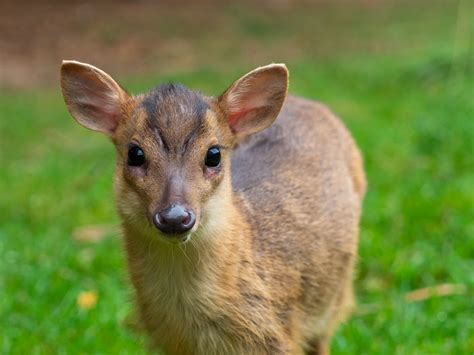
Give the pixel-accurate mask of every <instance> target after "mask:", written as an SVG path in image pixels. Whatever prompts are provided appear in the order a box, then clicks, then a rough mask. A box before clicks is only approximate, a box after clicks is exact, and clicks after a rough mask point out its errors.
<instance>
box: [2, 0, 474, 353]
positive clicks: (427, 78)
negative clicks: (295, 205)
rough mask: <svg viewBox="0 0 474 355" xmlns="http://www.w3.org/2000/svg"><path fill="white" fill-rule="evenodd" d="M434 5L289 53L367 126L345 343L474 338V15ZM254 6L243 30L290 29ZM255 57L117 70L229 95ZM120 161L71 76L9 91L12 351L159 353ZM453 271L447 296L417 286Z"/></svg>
mask: <svg viewBox="0 0 474 355" xmlns="http://www.w3.org/2000/svg"><path fill="white" fill-rule="evenodd" d="M466 3H467V2H466ZM435 4H437V5H436V6H433V7H430V11H432V12H431V13H430V14H429V15H427V14H426V13H421V12H420V13H419V14H414V13H412V12H411V11H409V10H410V7H409V5H407V4H405V5H404V6H405V7H404V8H403V7H402V9H397V11H400V13H401V14H403V16H402V15H398V14H394V15H393V16H394V18H396V19H397V20H396V21H395V20H393V19H392V21H390V17H389V18H387V21H388V22H387V26H383V27H381V28H380V29H378V30H377V34H376V35H374V36H376V37H377V38H379V39H387V41H389V42H390V45H387V44H386V43H385V42H384V41H382V40H380V41H381V43H384V45H387V46H388V47H389V48H388V49H387V48H384V50H380V51H378V50H377V49H372V50H367V51H365V50H360V51H357V50H354V51H353V52H352V53H351V54H350V55H347V54H345V52H344V51H341V49H340V47H338V48H336V49H334V50H331V49H327V50H325V52H324V55H322V56H321V57H319V58H318V57H316V56H315V55H314V52H311V51H310V52H309V53H306V54H305V53H301V54H299V55H297V56H291V60H289V61H288V63H287V64H288V66H289V69H290V73H291V85H290V91H291V92H292V93H294V94H298V95H301V96H305V97H309V98H313V99H316V100H319V101H323V102H325V103H327V104H328V105H329V106H330V107H331V108H332V109H333V110H334V111H335V112H336V113H337V114H338V115H339V116H340V117H342V118H343V120H344V122H346V124H347V125H348V127H349V128H350V130H351V131H352V132H353V134H354V136H355V138H356V140H357V142H358V144H359V146H360V147H361V149H362V151H363V154H364V157H365V166H366V170H367V175H368V181H369V190H368V194H367V197H366V200H365V204H364V215H363V219H362V226H361V242H360V253H359V254H360V257H359V263H358V270H357V275H356V280H355V285H356V291H357V299H358V309H357V310H356V312H355V314H354V316H353V317H352V318H351V319H350V320H349V321H348V322H347V323H346V324H344V325H343V326H342V327H341V329H340V331H339V332H338V333H337V336H336V337H335V338H334V341H333V353H334V354H361V353H363V354H449V353H450V354H472V353H474V57H473V47H472V44H473V42H472V35H473V29H472V26H471V28H469V24H468V25H467V26H466V25H465V24H461V25H460V24H459V21H460V20H459V12H458V11H457V7H456V4H457V3H456V2H452V3H450V6H449V7H447V8H446V9H444V8H443V6H448V5H443V6H442V5H440V3H439V2H438V3H435ZM443 4H444V3H443ZM425 7H427V6H425ZM418 10H419V8H418ZM239 16H240V17H239V21H241V22H242V23H244V24H245V28H247V29H248V32H246V33H242V34H240V35H241V36H242V37H243V38H247V37H248V36H251V37H252V38H254V39H255V40H256V41H257V42H258V41H262V42H264V41H267V40H268V41H270V42H271V41H272V38H273V37H272V36H278V33H276V34H272V28H273V27H272V26H275V24H274V23H273V22H265V21H257V20H256V17H255V16H250V15H246V14H245V13H240V14H239ZM417 16H420V18H422V19H423V23H421V24H420V23H419V22H418V17H417ZM373 17H374V18H371V20H372V21H377V19H376V18H375V16H373ZM334 18H335V21H337V20H339V21H341V24H342V22H344V26H346V27H344V28H348V26H356V24H354V23H349V24H348V23H347V19H346V18H344V17H343V16H342V17H340V18H339V17H337V16H335V17H334ZM257 19H258V18H257ZM307 21H309V20H307ZM362 22H363V21H362ZM304 23H306V22H304ZM372 23H373V22H372ZM287 25H288V26H289V31H290V30H295V28H296V27H295V25H294V23H293V22H291V19H290V20H289V21H288V23H287ZM302 26H303V25H302ZM302 28H303V27H302ZM351 28H352V27H351ZM303 30H304V28H303ZM303 30H302V31H303ZM358 31H359V32H357V34H358V35H361V36H364V35H366V32H365V31H367V34H368V35H369V34H370V35H372V33H373V31H372V30H371V28H370V26H368V25H361V27H360V29H358ZM294 33H297V32H294ZM338 35H341V34H340V33H339V34H337V33H336V34H334V36H335V37H334V40H336V37H337V36H338ZM355 37H357V36H356V35H354V38H355ZM247 39H248V38H247ZM411 41H414V42H416V43H412V42H411ZM329 42H330V40H329V39H327V38H326V39H325V43H329ZM329 47H330V46H329ZM277 59H278V58H277ZM283 59H285V58H283ZM262 64H264V63H262ZM246 65H247V63H245V62H242V64H241V65H240V66H235V67H233V68H232V69H227V70H220V69H219V67H218V66H216V68H214V67H213V66H212V65H209V66H204V67H202V68H199V69H193V70H182V71H175V72H172V73H168V74H166V75H163V74H160V73H151V74H149V75H146V76H145V75H142V76H134V77H123V78H122V77H120V75H115V76H116V77H117V78H118V79H119V80H120V81H121V82H122V83H123V84H124V86H125V87H127V88H129V89H130V91H131V92H135V93H136V92H140V91H145V90H147V89H148V88H150V87H151V86H152V85H154V84H155V83H158V82H162V81H168V80H173V81H180V82H183V83H184V84H186V85H188V86H190V87H192V88H196V89H200V90H202V91H204V92H206V93H209V94H217V93H219V92H220V91H222V90H223V89H224V88H225V87H226V85H227V84H228V83H230V82H231V81H232V80H233V79H235V77H236V76H238V75H239V74H242V73H244V72H245V71H247V70H249V69H251V68H248V67H247V66H246ZM104 69H107V68H104ZM113 167H114V151H113V147H112V144H111V143H109V142H108V141H107V140H106V139H105V138H104V137H102V136H100V135H98V134H92V133H90V132H88V131H86V130H84V129H82V128H80V127H79V126H77V125H76V124H75V123H74V122H73V120H72V119H71V118H70V117H69V116H68V114H67V111H66V108H65V106H64V104H63V102H62V98H61V96H60V92H59V90H58V88H50V87H48V88H46V89H41V90H40V89H31V90H27V91H15V92H12V91H7V90H4V91H2V92H0V290H1V291H0V292H1V297H0V329H1V332H0V353H5V354H10V353H12V354H25V353H35V354H36V353H38V354H43V353H60V354H62V353H64V354H69V353H73V354H75V353H84V354H96V353H97V354H100V353H111V354H113V353H117V354H118V353H120V354H129V353H130V354H140V353H144V347H143V339H142V338H141V337H140V336H139V335H137V334H135V333H134V332H133V331H132V330H131V329H130V327H127V326H126V323H127V320H126V319H127V316H128V315H129V314H130V313H131V309H132V307H131V302H130V299H131V291H130V288H129V286H127V285H128V280H127V275H126V272H125V266H124V255H123V252H122V247H121V241H120V236H119V233H117V227H116V226H117V225H118V218H117V216H116V214H115V209H114V204H113V195H112V188H111V179H112V174H113ZM443 284H449V285H448V286H445V287H444V288H442V289H444V290H445V291H446V294H444V295H440V294H436V293H435V292H432V293H430V292H428V291H426V290H425V291H426V292H425V291H423V290H422V291H420V292H418V293H417V295H418V296H419V297H416V296H414V295H413V294H410V292H411V291H414V290H419V289H423V288H427V287H437V286H440V285H443ZM420 295H421V296H420Z"/></svg>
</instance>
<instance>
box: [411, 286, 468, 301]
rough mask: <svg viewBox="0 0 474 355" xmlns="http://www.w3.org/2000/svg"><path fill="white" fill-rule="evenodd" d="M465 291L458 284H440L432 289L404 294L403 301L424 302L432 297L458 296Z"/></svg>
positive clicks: (464, 288) (427, 288) (421, 289)
mask: <svg viewBox="0 0 474 355" xmlns="http://www.w3.org/2000/svg"><path fill="white" fill-rule="evenodd" d="M465 291H466V287H465V286H464V285H459V284H441V285H437V286H432V287H425V288H420V289H418V290H414V291H411V292H408V293H406V294H405V300H406V301H408V302H419V301H424V300H426V299H429V298H433V297H443V296H449V295H460V294H463V293H464V292H465Z"/></svg>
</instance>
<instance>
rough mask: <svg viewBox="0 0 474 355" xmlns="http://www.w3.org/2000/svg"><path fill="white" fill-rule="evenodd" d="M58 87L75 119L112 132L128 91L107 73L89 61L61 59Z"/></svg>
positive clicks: (89, 125) (108, 132) (95, 128)
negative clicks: (59, 85)
mask: <svg viewBox="0 0 474 355" xmlns="http://www.w3.org/2000/svg"><path fill="white" fill-rule="evenodd" d="M61 88H62V92H63V97H64V101H65V102H66V105H67V108H68V110H69V113H70V114H71V115H72V116H73V117H74V118H75V119H76V121H77V122H79V123H80V124H81V125H82V126H84V127H86V128H89V129H92V130H94V131H99V132H102V133H105V134H107V135H110V136H111V135H113V133H114V132H115V129H116V128H117V126H118V123H119V120H120V118H121V115H122V113H121V108H122V105H123V103H124V102H125V101H126V99H127V98H128V97H129V95H128V94H127V93H126V92H125V90H123V89H122V88H121V87H120V85H119V84H117V83H116V82H115V81H114V79H112V77H111V76H110V75H108V74H107V73H105V72H103V71H102V70H100V69H98V68H96V67H94V66H92V65H89V64H85V63H80V62H76V61H70V60H64V61H63V63H62V66H61Z"/></svg>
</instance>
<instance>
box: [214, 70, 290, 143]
mask: <svg viewBox="0 0 474 355" xmlns="http://www.w3.org/2000/svg"><path fill="white" fill-rule="evenodd" d="M287 91H288V69H287V68H286V66H285V65H284V64H270V65H267V66H264V67H260V68H257V69H255V70H253V71H251V72H250V73H248V74H246V75H244V76H243V77H242V78H240V79H239V80H237V81H235V82H234V83H233V84H232V85H231V86H230V87H229V88H228V89H227V90H226V91H225V92H224V93H223V94H222V95H221V96H220V97H219V98H218V104H219V106H220V107H221V109H222V110H223V111H224V114H225V115H226V117H227V122H228V123H229V126H230V128H231V129H232V131H233V132H234V134H235V135H236V136H237V139H240V138H243V137H245V136H248V135H249V134H252V133H256V132H259V131H261V130H263V129H265V128H267V127H268V126H270V125H271V124H272V123H273V121H274V120H275V119H276V118H277V116H278V113H279V112H280V110H281V107H282V105H283V102H284V101H285V98H286V94H287Z"/></svg>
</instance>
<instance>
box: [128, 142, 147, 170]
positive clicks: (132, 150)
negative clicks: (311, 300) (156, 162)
mask: <svg viewBox="0 0 474 355" xmlns="http://www.w3.org/2000/svg"><path fill="white" fill-rule="evenodd" d="M127 163H128V165H130V166H142V165H143V164H145V152H143V149H142V148H140V147H139V146H138V145H131V146H130V147H129V148H128V161H127Z"/></svg>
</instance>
